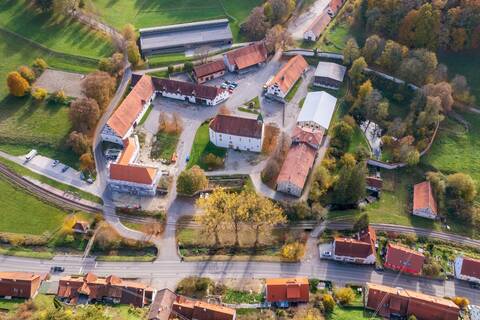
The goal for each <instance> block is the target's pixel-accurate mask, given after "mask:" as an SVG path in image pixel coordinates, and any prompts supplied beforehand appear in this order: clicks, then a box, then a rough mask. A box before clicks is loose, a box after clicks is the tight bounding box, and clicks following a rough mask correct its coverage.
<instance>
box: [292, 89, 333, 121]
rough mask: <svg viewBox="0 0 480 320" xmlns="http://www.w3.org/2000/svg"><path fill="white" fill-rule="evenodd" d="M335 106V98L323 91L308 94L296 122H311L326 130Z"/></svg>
mask: <svg viewBox="0 0 480 320" xmlns="http://www.w3.org/2000/svg"><path fill="white" fill-rule="evenodd" d="M336 104H337V98H335V97H334V96H332V95H330V94H328V93H326V92H325V91H316V92H309V93H308V94H307V98H306V99H305V102H304V103H303V106H302V110H301V111H300V114H299V115H298V118H297V122H309V121H312V122H314V123H317V124H318V125H320V126H321V127H322V128H324V129H325V130H327V129H328V127H329V126H330V121H331V120H332V117H333V113H334V111H335V105H336Z"/></svg>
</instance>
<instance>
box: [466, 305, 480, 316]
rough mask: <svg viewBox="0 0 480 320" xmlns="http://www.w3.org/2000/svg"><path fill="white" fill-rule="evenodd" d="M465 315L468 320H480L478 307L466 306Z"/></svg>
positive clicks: (479, 307)
mask: <svg viewBox="0 0 480 320" xmlns="http://www.w3.org/2000/svg"><path fill="white" fill-rule="evenodd" d="M467 313H468V316H469V317H470V318H469V319H470V320H480V306H476V305H473V304H469V305H468V306H467Z"/></svg>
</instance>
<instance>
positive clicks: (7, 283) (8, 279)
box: [0, 272, 44, 299]
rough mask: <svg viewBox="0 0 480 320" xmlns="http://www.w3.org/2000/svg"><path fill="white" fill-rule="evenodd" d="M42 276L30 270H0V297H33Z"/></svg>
mask: <svg viewBox="0 0 480 320" xmlns="http://www.w3.org/2000/svg"><path fill="white" fill-rule="evenodd" d="M43 280H44V278H43V277H42V276H40V275H38V274H35V273H31V272H0V297H2V298H21V299H31V298H34V297H35V296H36V295H37V293H38V289H39V288H40V285H41V283H42V281H43Z"/></svg>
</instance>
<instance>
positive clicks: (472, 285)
mask: <svg viewBox="0 0 480 320" xmlns="http://www.w3.org/2000/svg"><path fill="white" fill-rule="evenodd" d="M469 284H470V288H472V289H480V283H476V282H469Z"/></svg>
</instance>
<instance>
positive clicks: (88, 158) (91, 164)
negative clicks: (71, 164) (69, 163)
mask: <svg viewBox="0 0 480 320" xmlns="http://www.w3.org/2000/svg"><path fill="white" fill-rule="evenodd" d="M80 169H81V170H82V171H85V170H87V171H93V170H94V169H95V160H94V159H93V155H92V153H91V152H86V153H84V154H82V155H81V156H80Z"/></svg>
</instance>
